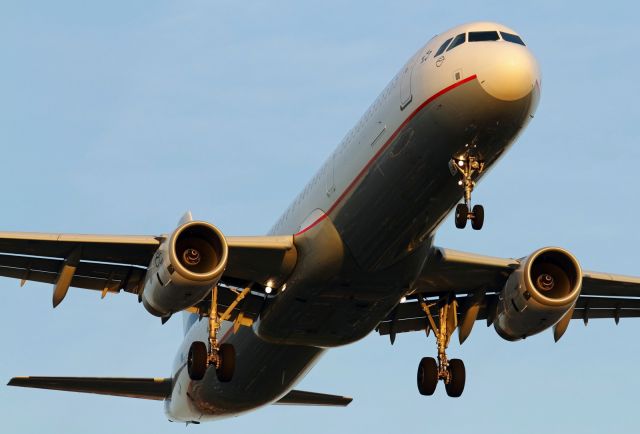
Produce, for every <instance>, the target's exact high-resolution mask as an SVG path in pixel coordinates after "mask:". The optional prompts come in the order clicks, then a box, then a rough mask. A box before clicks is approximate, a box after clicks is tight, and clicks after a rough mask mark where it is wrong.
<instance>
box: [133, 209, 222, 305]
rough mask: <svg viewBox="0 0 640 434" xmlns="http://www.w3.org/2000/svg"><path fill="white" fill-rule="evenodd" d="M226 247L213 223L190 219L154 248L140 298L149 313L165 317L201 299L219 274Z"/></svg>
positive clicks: (218, 278)
mask: <svg viewBox="0 0 640 434" xmlns="http://www.w3.org/2000/svg"><path fill="white" fill-rule="evenodd" d="M227 256H228V247H227V242H226V240H225V238H224V235H223V234H222V232H220V230H219V229H218V228H216V227H215V226H213V225H211V224H209V223H206V222H200V221H191V222H188V223H185V224H183V225H182V226H179V227H178V228H177V229H176V230H175V231H174V232H173V233H172V234H171V236H170V237H168V239H166V240H165V241H164V242H163V243H162V244H161V245H160V247H159V248H158V250H157V251H156V253H155V255H154V256H153V259H152V260H151V263H150V264H149V268H148V270H147V275H146V280H145V285H144V289H143V290H142V294H141V295H140V298H141V300H142V303H143V305H144V307H145V308H146V309H147V310H148V311H149V312H150V313H151V314H153V315H155V316H160V317H166V316H168V315H171V314H172V313H174V312H178V311H181V310H183V309H186V308H188V307H190V306H193V305H194V304H196V303H198V302H200V301H202V299H204V298H205V297H206V296H207V294H209V292H210V291H211V289H212V288H213V286H214V285H216V284H217V283H218V281H219V280H220V278H221V277H222V273H223V272H224V269H225V268H226V266H227Z"/></svg>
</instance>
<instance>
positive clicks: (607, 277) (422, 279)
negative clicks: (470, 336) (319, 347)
mask: <svg viewBox="0 0 640 434" xmlns="http://www.w3.org/2000/svg"><path fill="white" fill-rule="evenodd" d="M520 263H521V260H520V259H512V258H497V257H491V256H483V255H477V254H474V253H466V252H460V251H456V250H450V249H444V248H436V249H435V251H434V254H433V255H432V257H431V258H430V260H429V261H428V262H427V264H425V267H424V269H423V271H422V273H421V275H420V276H419V278H418V279H417V281H416V283H415V285H414V287H413V288H412V295H410V296H409V297H408V300H407V302H406V303H401V304H399V305H398V306H397V307H396V308H395V309H394V310H393V311H392V312H391V313H390V314H389V316H388V317H387V318H386V319H385V320H384V321H382V322H381V323H380V325H379V326H378V332H379V333H380V334H382V335H390V336H391V338H392V341H393V339H394V337H395V334H397V333H403V332H410V331H418V330H428V329H429V322H428V319H427V316H426V314H425V312H424V310H423V308H422V306H421V304H420V303H419V301H418V300H423V299H432V298H434V297H441V296H444V295H446V294H451V293H453V294H455V295H456V297H457V299H458V305H459V307H458V311H457V315H458V318H459V321H458V324H459V325H460V327H461V328H462V327H464V324H465V322H464V318H465V314H466V313H467V311H468V310H469V309H471V308H472V307H473V308H475V309H477V311H476V312H474V315H473V319H474V320H475V319H477V320H487V321H488V322H491V320H492V318H491V315H490V312H491V309H489V307H491V306H493V305H495V303H496V301H497V294H498V293H499V292H500V291H501V290H502V288H503V287H504V285H505V282H506V281H507V278H508V277H509V276H510V275H511V273H512V272H513V271H514V270H515V269H517V268H518V267H519V266H520ZM480 295H481V297H479V296H480ZM480 299H481V301H479V300H480ZM433 316H434V317H435V318H437V312H434V314H433ZM637 317H640V278H639V277H631V276H623V275H616V274H608V273H600V272H592V271H585V272H584V273H583V278H582V292H581V295H580V298H579V299H578V301H577V303H576V306H575V309H574V311H573V314H572V318H573V319H582V320H583V321H584V322H585V323H586V322H587V321H588V320H589V319H599V318H613V319H615V321H616V322H618V321H619V320H620V318H637ZM467 326H468V327H470V325H468V324H467ZM469 331H470V330H469ZM465 337H466V336H465ZM461 340H462V341H463V340H464V338H463V337H461Z"/></svg>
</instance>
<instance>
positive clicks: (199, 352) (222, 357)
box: [187, 286, 236, 383]
mask: <svg viewBox="0 0 640 434" xmlns="http://www.w3.org/2000/svg"><path fill="white" fill-rule="evenodd" d="M221 322H222V321H221V320H220V318H219V316H218V287H217V286H216V287H214V288H213V292H212V296H211V309H210V311H209V348H208V349H207V345H206V344H205V343H204V342H201V341H195V342H193V343H192V344H191V347H190V348H189V354H188V356H187V371H188V372H189V378H191V379H192V380H194V381H199V380H202V379H203V378H204V374H205V373H206V372H207V369H208V368H209V367H210V366H214V367H215V369H216V375H217V377H218V380H219V381H220V382H221V383H228V382H229V381H231V378H233V372H234V371H235V367H236V350H235V348H234V347H233V345H231V344H222V345H219V344H218V329H219V328H220V323H221Z"/></svg>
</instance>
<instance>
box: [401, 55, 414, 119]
mask: <svg viewBox="0 0 640 434" xmlns="http://www.w3.org/2000/svg"><path fill="white" fill-rule="evenodd" d="M415 64H416V63H415V60H414V59H411V61H410V62H409V63H407V65H406V66H405V67H404V70H403V71H402V78H401V81H400V110H404V109H405V108H406V107H407V106H408V105H409V104H410V103H411V100H412V99H413V95H412V94H411V76H412V75H413V67H414V66H415Z"/></svg>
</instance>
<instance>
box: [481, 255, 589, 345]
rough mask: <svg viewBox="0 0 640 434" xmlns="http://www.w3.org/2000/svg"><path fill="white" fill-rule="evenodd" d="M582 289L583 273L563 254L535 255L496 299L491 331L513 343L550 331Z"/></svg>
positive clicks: (509, 281)
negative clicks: (492, 329) (494, 330)
mask: <svg viewBox="0 0 640 434" xmlns="http://www.w3.org/2000/svg"><path fill="white" fill-rule="evenodd" d="M581 289H582V270H581V268H580V264H579V263H578V261H577V260H576V258H575V257H574V256H573V255H572V254H571V253H569V252H567V251H566V250H563V249H560V248H557V247H546V248H543V249H540V250H537V251H535V252H534V253H533V254H531V255H530V256H529V257H527V258H526V259H525V260H524V261H522V263H521V265H520V268H518V269H517V270H516V271H514V272H513V273H512V274H511V276H509V279H508V280H507V283H506V284H505V286H504V289H503V290H502V291H501V292H500V294H499V295H498V305H497V310H496V316H495V321H494V327H495V329H496V332H498V334H499V335H500V336H501V337H502V338H504V339H506V340H508V341H516V340H519V339H524V338H526V337H527V336H531V335H534V334H536V333H540V332H541V331H543V330H546V329H548V328H549V327H552V326H553V325H554V324H556V323H557V322H558V321H560V319H561V318H562V317H563V316H564V315H565V314H566V313H567V312H568V311H569V310H570V309H571V308H572V307H573V306H574V305H575V303H576V300H577V299H578V296H579V295H580V291H581Z"/></svg>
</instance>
